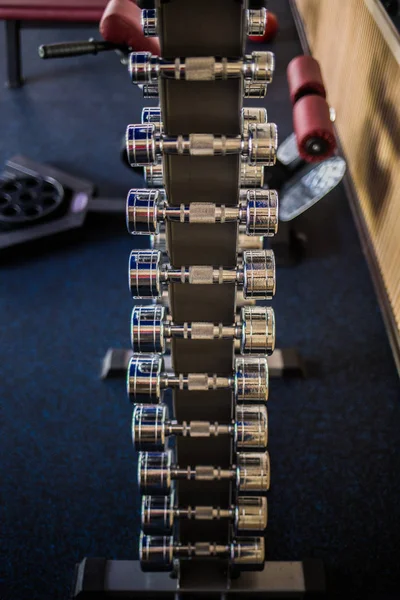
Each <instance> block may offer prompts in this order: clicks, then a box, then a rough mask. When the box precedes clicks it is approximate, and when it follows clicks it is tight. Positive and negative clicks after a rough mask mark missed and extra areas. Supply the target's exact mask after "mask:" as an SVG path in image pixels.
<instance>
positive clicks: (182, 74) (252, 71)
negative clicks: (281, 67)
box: [129, 52, 275, 83]
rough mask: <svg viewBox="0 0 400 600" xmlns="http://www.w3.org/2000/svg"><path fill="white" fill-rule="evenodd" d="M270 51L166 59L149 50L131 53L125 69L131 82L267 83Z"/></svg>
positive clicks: (271, 65) (271, 66)
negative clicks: (239, 56) (238, 80)
mask: <svg viewBox="0 0 400 600" xmlns="http://www.w3.org/2000/svg"><path fill="white" fill-rule="evenodd" d="M274 63H275V61H274V55H273V54H272V52H253V53H252V54H249V55H246V56H244V57H243V59H232V58H220V59H218V58H215V57H213V56H202V57H198V56H196V57H190V58H175V59H173V60H166V59H164V58H161V57H159V56H156V55H152V54H151V52H132V54H131V55H130V58H129V71H130V74H131V78H132V81H133V82H134V83H155V82H157V81H158V79H159V78H160V77H163V78H166V79H174V80H177V79H180V80H186V81H204V80H207V81H213V80H215V79H231V78H237V77H241V76H243V78H244V79H245V80H247V81H251V82H262V83H270V82H271V81H272V76H273V72H274V68H275V64H274Z"/></svg>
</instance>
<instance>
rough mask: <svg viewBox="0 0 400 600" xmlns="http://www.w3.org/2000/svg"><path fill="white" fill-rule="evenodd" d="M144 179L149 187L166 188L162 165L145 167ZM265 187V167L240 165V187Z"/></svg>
mask: <svg viewBox="0 0 400 600" xmlns="http://www.w3.org/2000/svg"><path fill="white" fill-rule="evenodd" d="M143 172H144V179H145V181H146V183H147V186H148V187H156V188H159V187H163V186H164V169H163V166H162V164H158V165H147V166H144V167H143ZM263 185H264V167H263V166H260V165H248V164H246V163H244V162H242V164H241V165H240V186H241V187H242V188H258V187H263Z"/></svg>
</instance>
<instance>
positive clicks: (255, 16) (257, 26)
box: [141, 8, 268, 37]
mask: <svg viewBox="0 0 400 600" xmlns="http://www.w3.org/2000/svg"><path fill="white" fill-rule="evenodd" d="M267 19H268V13H267V10H266V9H265V8H256V9H254V8H253V9H252V8H250V9H247V10H246V34H247V35H257V36H260V35H264V33H265V28H266V26H267ZM141 20H142V29H143V33H144V35H145V36H146V37H155V36H157V35H158V32H157V9H156V8H147V9H146V8H145V9H143V10H142V17H141Z"/></svg>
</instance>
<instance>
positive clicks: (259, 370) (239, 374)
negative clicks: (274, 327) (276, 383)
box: [127, 354, 268, 404]
mask: <svg viewBox="0 0 400 600" xmlns="http://www.w3.org/2000/svg"><path fill="white" fill-rule="evenodd" d="M162 368H163V359H162V357H161V356H160V355H158V354H134V355H133V356H132V357H131V359H130V361H129V365H128V371H127V392H128V397H129V398H130V400H131V401H132V402H133V403H137V402H146V403H149V402H151V398H155V399H156V401H158V400H159V399H160V398H161V395H162V392H163V390H165V389H168V388H171V389H179V390H186V391H190V392H196V391H197V392H199V391H201V392H207V391H211V390H221V389H222V390H223V389H231V390H233V393H234V396H235V400H236V403H238V404H240V403H251V404H257V403H260V402H266V401H267V400H268V365H267V359H266V358H263V357H257V358H254V357H243V356H239V357H236V358H235V371H234V373H233V374H232V375H231V376H229V375H222V376H221V375H217V374H211V375H210V374H208V373H187V374H182V373H174V372H170V371H167V372H163V371H162Z"/></svg>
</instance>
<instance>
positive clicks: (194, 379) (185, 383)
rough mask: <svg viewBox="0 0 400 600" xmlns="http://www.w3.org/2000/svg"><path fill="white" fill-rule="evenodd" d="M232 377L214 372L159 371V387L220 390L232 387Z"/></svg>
mask: <svg viewBox="0 0 400 600" xmlns="http://www.w3.org/2000/svg"><path fill="white" fill-rule="evenodd" d="M233 383H234V379H233V377H221V376H219V375H216V374H212V375H208V374H206V373H188V374H187V375H182V374H179V375H178V374H175V373H168V372H165V373H160V379H159V385H160V389H162V390H164V389H167V388H175V389H179V390H189V391H208V390H221V389H229V388H232V387H233Z"/></svg>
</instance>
